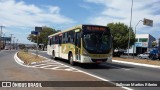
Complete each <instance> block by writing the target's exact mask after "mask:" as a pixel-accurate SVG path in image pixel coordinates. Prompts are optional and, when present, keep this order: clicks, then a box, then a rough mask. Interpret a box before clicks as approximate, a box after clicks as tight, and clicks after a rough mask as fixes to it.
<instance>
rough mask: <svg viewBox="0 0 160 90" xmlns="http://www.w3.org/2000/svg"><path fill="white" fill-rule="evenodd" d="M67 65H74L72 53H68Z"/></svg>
mask: <svg viewBox="0 0 160 90" xmlns="http://www.w3.org/2000/svg"><path fill="white" fill-rule="evenodd" d="M69 64H71V65H73V66H74V65H75V62H74V61H73V55H72V53H70V54H69Z"/></svg>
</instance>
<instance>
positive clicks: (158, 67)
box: [112, 60, 160, 69]
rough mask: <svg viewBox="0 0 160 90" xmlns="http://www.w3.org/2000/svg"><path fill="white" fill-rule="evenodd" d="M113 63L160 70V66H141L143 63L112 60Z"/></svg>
mask: <svg viewBox="0 0 160 90" xmlns="http://www.w3.org/2000/svg"><path fill="white" fill-rule="evenodd" d="M112 61H113V62H116V63H124V64H131V65H136V66H144V67H151V68H157V69H160V66H156V65H149V64H141V63H134V62H126V61H119V60H112Z"/></svg>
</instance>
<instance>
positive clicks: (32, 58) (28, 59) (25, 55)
mask: <svg viewBox="0 0 160 90" xmlns="http://www.w3.org/2000/svg"><path fill="white" fill-rule="evenodd" d="M17 55H18V57H19V58H20V59H21V60H23V61H24V63H25V64H31V63H32V62H41V61H44V60H46V59H45V58H43V57H39V56H36V55H34V54H32V53H30V52H25V51H19V52H18V54H17Z"/></svg>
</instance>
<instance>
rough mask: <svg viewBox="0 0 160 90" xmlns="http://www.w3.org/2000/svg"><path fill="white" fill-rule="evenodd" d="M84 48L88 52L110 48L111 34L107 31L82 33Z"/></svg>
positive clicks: (104, 51)
mask: <svg viewBox="0 0 160 90" xmlns="http://www.w3.org/2000/svg"><path fill="white" fill-rule="evenodd" d="M83 42H84V44H83V45H84V48H85V49H86V50H87V51H89V52H91V53H92V52H95V53H106V52H107V51H108V50H110V49H111V35H110V34H108V33H105V32H103V33H97V32H96V33H93V32H92V33H85V34H83Z"/></svg>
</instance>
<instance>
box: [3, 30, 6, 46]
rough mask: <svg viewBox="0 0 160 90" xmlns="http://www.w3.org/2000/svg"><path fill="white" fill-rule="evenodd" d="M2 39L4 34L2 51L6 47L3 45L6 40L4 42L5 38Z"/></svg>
mask: <svg viewBox="0 0 160 90" xmlns="http://www.w3.org/2000/svg"><path fill="white" fill-rule="evenodd" d="M4 37H5V33H4V34H3V49H4V48H5V46H6V45H5V42H6V40H5V38H4Z"/></svg>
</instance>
